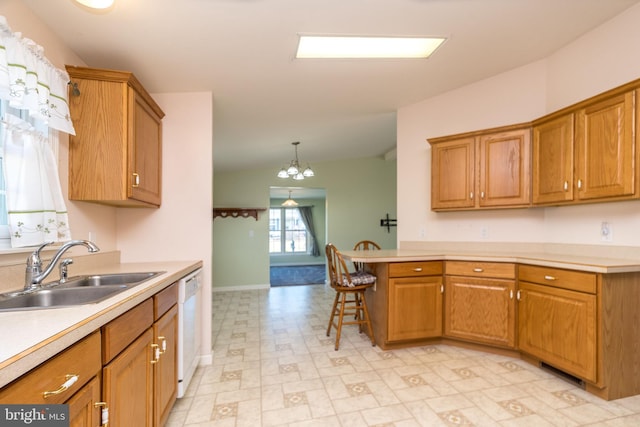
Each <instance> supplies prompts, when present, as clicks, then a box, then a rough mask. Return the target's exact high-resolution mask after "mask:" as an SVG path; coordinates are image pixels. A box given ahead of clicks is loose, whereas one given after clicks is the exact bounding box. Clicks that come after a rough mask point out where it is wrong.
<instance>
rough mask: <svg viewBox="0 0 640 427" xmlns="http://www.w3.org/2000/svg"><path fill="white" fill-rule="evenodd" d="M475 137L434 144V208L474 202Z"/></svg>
mask: <svg viewBox="0 0 640 427" xmlns="http://www.w3.org/2000/svg"><path fill="white" fill-rule="evenodd" d="M475 176H476V175H475V139H474V138H464V139H459V140H455V141H448V142H443V143H439V144H435V145H433V146H432V149H431V208H432V209H455V208H458V209H459V208H472V207H473V206H474V205H475V193H474V192H475Z"/></svg>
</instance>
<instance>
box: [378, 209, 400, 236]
mask: <svg viewBox="0 0 640 427" xmlns="http://www.w3.org/2000/svg"><path fill="white" fill-rule="evenodd" d="M397 226H398V220H397V219H391V218H389V214H387V216H386V217H385V218H382V219H381V220H380V227H387V233H391V227H397Z"/></svg>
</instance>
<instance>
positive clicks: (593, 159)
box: [428, 80, 640, 211]
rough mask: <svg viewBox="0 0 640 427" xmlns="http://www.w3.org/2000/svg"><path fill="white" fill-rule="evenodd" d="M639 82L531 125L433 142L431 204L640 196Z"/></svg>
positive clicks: (445, 207)
mask: <svg viewBox="0 0 640 427" xmlns="http://www.w3.org/2000/svg"><path fill="white" fill-rule="evenodd" d="M638 97H640V80H635V81H633V82H630V83H627V84H625V85H622V86H619V87H617V88H614V89H611V90H609V91H607V92H604V93H602V94H599V95H596V96H594V97H592V98H589V99H586V100H584V101H581V102H579V103H576V104H574V105H571V106H569V107H567V108H564V109H562V110H559V111H556V112H553V113H551V114H548V115H546V116H544V117H541V118H539V119H536V120H534V121H533V122H531V124H530V125H529V124H526V125H525V124H521V125H513V126H506V127H502V128H495V129H488V130H482V131H476V132H468V133H464V134H458V135H452V136H444V137H439V138H432V139H429V140H428V142H429V144H431V209H432V210H434V211H454V210H470V209H483V208H521V207H530V206H553V205H563V204H577V203H594V202H611V201H618V200H629V199H638V198H640V149H639V148H640V147H638V141H637V138H636V129H637V127H638V126H640V108H638V107H636V102H637V100H638Z"/></svg>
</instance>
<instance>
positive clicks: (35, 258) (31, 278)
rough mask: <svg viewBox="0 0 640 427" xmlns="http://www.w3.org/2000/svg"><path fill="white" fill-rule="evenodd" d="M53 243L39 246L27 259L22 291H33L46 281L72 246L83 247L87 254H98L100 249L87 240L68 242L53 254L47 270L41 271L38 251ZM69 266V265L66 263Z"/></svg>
mask: <svg viewBox="0 0 640 427" xmlns="http://www.w3.org/2000/svg"><path fill="white" fill-rule="evenodd" d="M52 243H53V242H47V243H45V244H43V245H41V246H40V247H39V248H38V249H36V250H35V251H33V253H32V254H31V255H29V258H27V270H26V272H25V280H24V290H25V291H28V290H33V289H37V288H39V287H40V285H41V284H42V281H43V280H44V279H46V277H47V276H48V275H49V274H50V273H51V271H53V268H54V267H55V266H56V263H57V262H58V260H59V259H60V257H61V256H62V254H64V253H65V252H66V251H67V250H68V249H70V248H71V247H73V246H78V245H81V246H84V247H86V248H87V249H88V250H89V252H98V251H99V250H100V249H99V248H98V247H97V246H96V245H95V244H94V243H93V242H90V241H89V240H70V241H68V242H66V243H65V244H63V245H62V246H60V249H58V252H56V253H55V255H54V256H53V258H51V261H50V262H49V265H48V266H47V268H46V269H45V270H44V271H42V260H41V259H40V251H41V250H42V249H43V248H45V247H46V246H48V245H50V244H52ZM67 264H69V263H67Z"/></svg>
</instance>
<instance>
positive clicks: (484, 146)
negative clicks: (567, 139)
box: [429, 124, 531, 211]
mask: <svg viewBox="0 0 640 427" xmlns="http://www.w3.org/2000/svg"><path fill="white" fill-rule="evenodd" d="M429 144H431V147H432V150H431V209H432V210H438V211H446V210H468V209H484V208H493V209H495V208H506V207H509V208H513V207H528V206H529V205H530V204H531V185H530V183H531V180H530V176H531V171H530V164H531V127H530V125H529V124H520V125H514V126H508V127H502V128H495V129H489V130H486V131H479V132H470V133H465V134H458V135H453V136H447V137H441V138H433V139H430V140H429Z"/></svg>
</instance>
